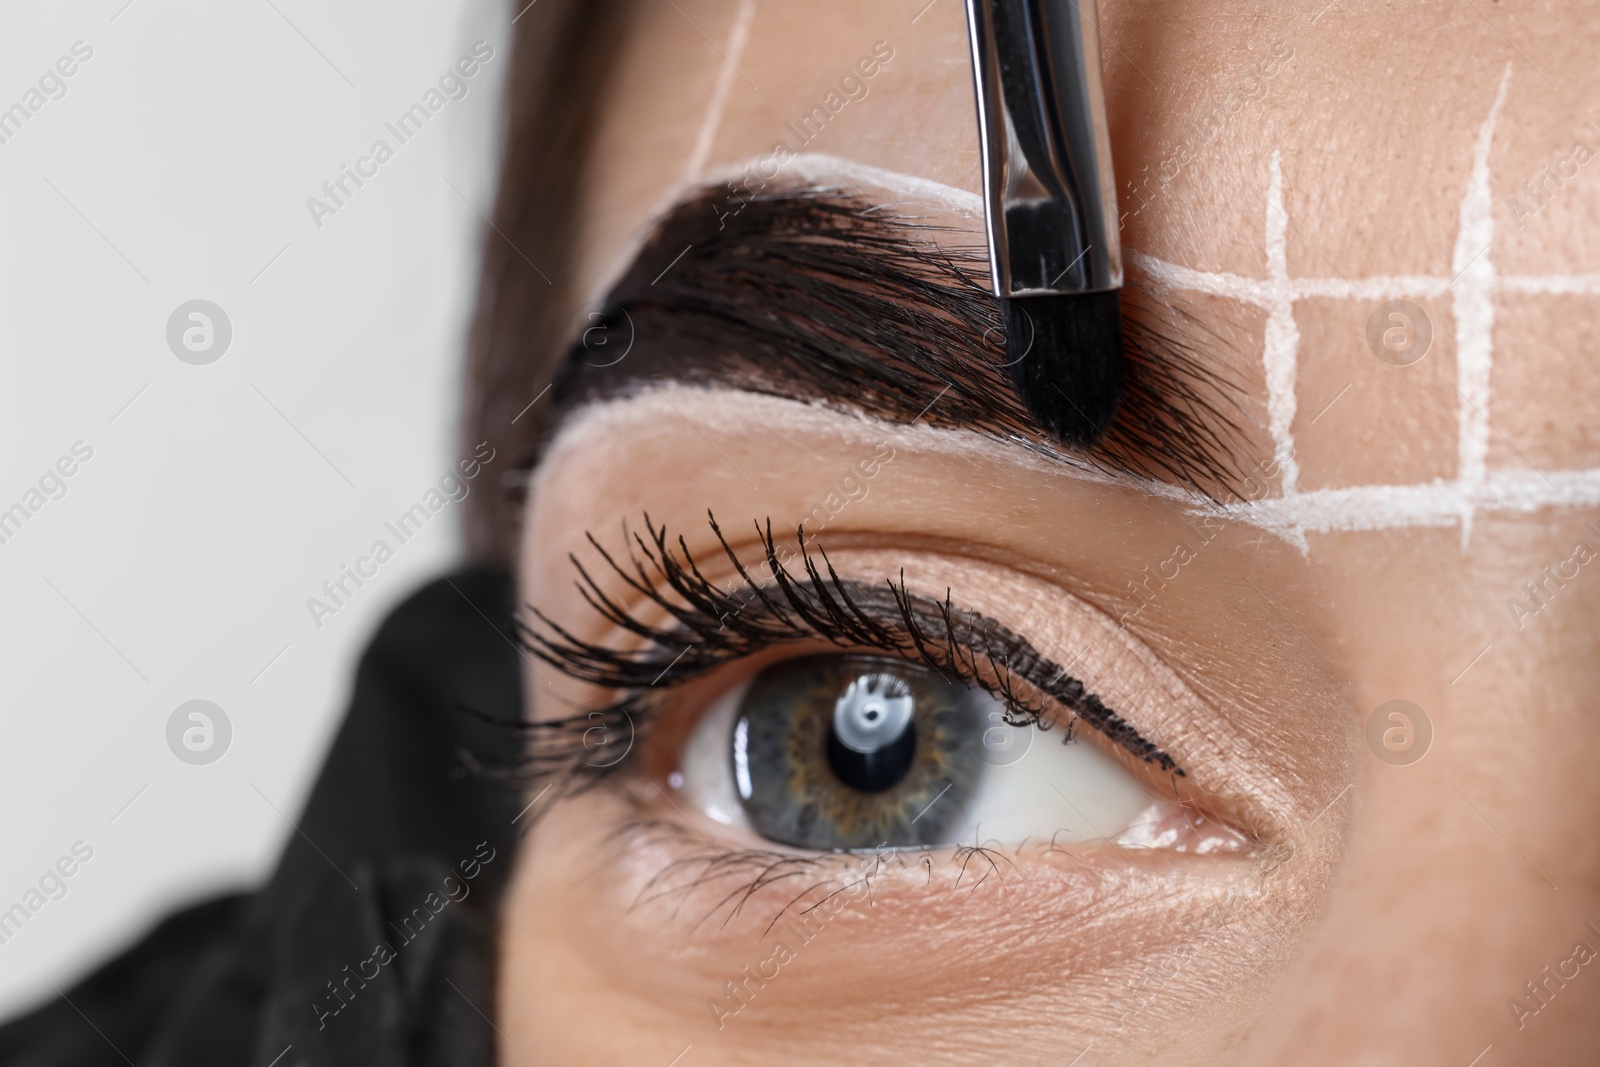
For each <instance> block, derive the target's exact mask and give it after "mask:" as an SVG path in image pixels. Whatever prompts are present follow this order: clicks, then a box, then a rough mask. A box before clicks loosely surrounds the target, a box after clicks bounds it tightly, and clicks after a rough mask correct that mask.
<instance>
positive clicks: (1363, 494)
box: [569, 67, 1600, 547]
mask: <svg viewBox="0 0 1600 1067" xmlns="http://www.w3.org/2000/svg"><path fill="white" fill-rule="evenodd" d="M1509 74H1510V68H1509V67H1508V68H1507V71H1506V75H1505V76H1503V77H1502V79H1501V85H1500V91H1499V93H1498V94H1497V96H1496V98H1495V103H1494V105H1493V107H1492V109H1491V111H1490V114H1489V117H1488V120H1487V121H1486V122H1485V124H1484V127H1483V128H1482V131H1481V132H1480V137H1479V144H1480V146H1481V152H1475V154H1474V160H1475V166H1474V171H1473V180H1474V181H1475V180H1476V179H1477V177H1478V166H1477V165H1476V164H1477V160H1478V159H1479V157H1480V156H1481V158H1482V169H1483V172H1484V173H1483V175H1482V177H1483V182H1482V188H1483V189H1484V190H1488V188H1489V185H1488V180H1487V178H1488V174H1487V170H1488V166H1487V159H1488V147H1489V144H1490V143H1491V140H1492V134H1493V129H1494V125H1495V123H1496V122H1497V121H1498V118H1499V113H1500V110H1501V107H1502V105H1503V103H1504V98H1505V93H1506V87H1507V84H1508V79H1509ZM1485 133H1487V135H1488V137H1489V139H1488V140H1486V139H1485ZM758 158H759V157H758ZM744 162H746V163H754V162H757V158H752V159H750V160H746V161H744ZM740 166H741V164H740V163H734V164H731V165H726V166H723V165H719V166H718V167H717V168H715V170H716V172H718V173H720V172H726V174H727V176H729V177H735V176H737V175H738V174H739V173H740ZM784 171H785V174H787V175H788V176H789V177H791V178H797V179H799V180H801V181H802V182H809V183H811V187H812V188H815V189H818V190H823V189H833V190H838V189H841V188H844V187H845V186H846V185H848V184H851V183H859V184H862V185H870V186H873V187H875V188H878V189H881V190H884V191H886V192H890V193H894V194H896V195H897V196H900V197H902V198H903V199H904V201H905V202H908V203H921V204H925V205H928V206H935V207H940V208H943V209H946V210H948V211H952V212H954V213H957V214H962V215H967V216H971V217H974V218H981V217H982V213H983V198H982V197H981V196H980V195H979V194H977V193H976V192H973V191H971V190H968V189H961V188H958V187H955V186H951V185H946V184H944V183H942V182H938V181H935V180H933V179H931V178H925V177H921V176H919V175H913V174H905V173H902V172H899V171H892V170H887V169H885V168H881V167H874V166H871V165H869V164H866V163H861V162H858V161H856V160H851V159H844V158H842V157H839V156H831V155H825V154H822V153H799V154H797V155H795V156H794V157H793V158H792V159H791V160H790V161H789V163H788V164H787V165H786V166H785V168H784ZM682 191H683V190H682V189H681V188H680V189H677V190H673V191H672V196H670V197H669V198H668V199H667V200H666V201H665V202H664V204H663V207H662V210H665V209H666V208H667V207H669V206H670V204H671V202H672V201H673V200H675V199H676V197H677V196H678V195H679V194H681V192H682ZM1472 191H1473V188H1472V185H1471V184H1470V182H1469V188H1468V191H1467V197H1466V199H1464V200H1463V203H1462V218H1463V220H1464V221H1466V220H1467V219H1468V217H1469V216H1468V212H1467V211H1466V207H1467V202H1468V201H1470V200H1471V198H1472ZM1484 204H1486V205H1487V206H1488V207H1487V209H1488V210H1490V211H1492V201H1491V200H1485V201H1484ZM1480 206H1481V205H1480ZM1482 222H1483V223H1484V224H1485V225H1486V226H1487V230H1488V232H1487V234H1486V236H1485V240H1484V241H1483V242H1481V243H1479V244H1477V245H1474V246H1471V247H1468V248H1467V249H1466V251H1465V253H1461V252H1459V251H1458V252H1456V256H1457V260H1456V262H1457V263H1458V264H1459V263H1461V262H1462V261H1465V262H1466V263H1467V264H1468V269H1467V270H1466V271H1464V272H1463V273H1462V275H1461V277H1460V278H1459V279H1451V278H1445V277H1435V276H1431V275H1375V276H1371V277H1366V278H1353V279H1349V280H1345V279H1342V278H1291V279H1289V280H1288V281H1287V283H1284V282H1282V281H1278V282H1274V281H1273V280H1272V279H1270V278H1248V277H1245V276H1244V275H1240V274H1231V273H1228V272H1225V271H1220V272H1219V271H1202V270H1197V269H1195V268H1193V267H1187V266H1183V265H1181V264H1176V263H1170V262H1167V261H1166V260H1162V259H1158V258H1156V257H1154V256H1149V255H1144V254H1142V253H1137V252H1130V253H1129V254H1128V259H1129V261H1130V262H1131V263H1133V264H1134V265H1136V266H1137V267H1138V268H1139V269H1140V270H1143V271H1144V272H1145V273H1146V274H1148V275H1149V276H1150V277H1151V279H1152V280H1153V281H1156V282H1158V283H1160V284H1163V285H1166V286H1169V287H1171V288H1173V289H1180V290H1185V291H1189V292H1198V293H1204V294H1208V295H1212V296H1219V297H1222V298H1225V299H1230V300H1235V301H1238V302H1240V303H1243V304H1249V305H1251V306H1253V307H1259V308H1262V309H1263V310H1265V311H1267V312H1269V313H1270V312H1271V311H1272V310H1273V308H1274V306H1275V304H1276V303H1277V302H1278V301H1280V300H1281V299H1283V291H1284V288H1285V287H1286V289H1287V293H1288V296H1289V298H1290V299H1291V301H1298V300H1303V299H1306V298H1307V297H1335V298H1338V297H1343V298H1349V299H1359V300H1384V299H1390V298H1393V297H1431V298H1438V297H1442V296H1444V294H1446V293H1452V294H1453V295H1454V297H1455V299H1456V300H1457V301H1459V300H1460V299H1461V295H1460V288H1461V283H1462V282H1468V283H1469V288H1470V287H1471V286H1472V285H1476V286H1477V287H1478V289H1479V291H1480V292H1481V293H1482V294H1483V299H1482V304H1483V305H1484V306H1485V307H1487V305H1488V300H1489V298H1490V297H1491V296H1492V295H1493V294H1494V293H1498V292H1515V293H1532V294H1546V295H1564V294H1576V295H1600V272H1590V273H1581V274H1560V273H1551V274H1547V275H1505V276H1499V275H1496V274H1495V272H1494V271H1493V269H1492V266H1489V265H1488V264H1486V263H1482V261H1484V260H1486V259H1487V252H1485V255H1484V256H1480V257H1479V261H1473V260H1472V257H1473V255H1475V254H1476V253H1478V252H1479V250H1480V249H1484V248H1485V245H1486V244H1487V243H1489V241H1491V240H1492V238H1493V220H1492V218H1490V217H1487V216H1485V217H1484V218H1483V219H1482ZM1285 224H1286V223H1285ZM1462 243H1463V242H1461V241H1460V240H1459V239H1458V247H1459V246H1460V245H1461V244H1462ZM1465 243H1466V244H1470V241H1469V242H1465ZM1486 268H1487V269H1486ZM1456 269H1458V270H1459V269H1460V268H1459V266H1458V267H1457V268H1456ZM1475 272H1477V273H1475ZM1463 321H1464V320H1463V316H1462V315H1461V314H1460V313H1459V311H1458V312H1457V315H1456V331H1457V332H1456V337H1457V346H1458V349H1459V348H1460V347H1462V338H1463ZM1487 326H1488V327H1489V328H1492V326H1493V313H1492V309H1491V310H1490V312H1489V319H1488V322H1487ZM1467 347H1468V349H1469V351H1470V348H1471V345H1470V344H1469V345H1468V346H1467ZM1478 348H1479V350H1480V351H1481V352H1482V353H1483V355H1484V360H1485V362H1484V366H1483V370H1484V377H1483V381H1482V384H1483V389H1484V393H1485V396H1484V401H1485V403H1484V404H1480V405H1479V406H1480V408H1482V409H1484V411H1485V414H1487V408H1486V402H1487V390H1488V376H1487V371H1488V367H1489V360H1490V357H1491V356H1492V349H1491V344H1490V337H1489V334H1488V332H1487V331H1486V332H1485V333H1484V334H1483V335H1482V339H1481V343H1480V344H1479V345H1478ZM1463 392H1465V390H1464V389H1463ZM756 402H757V401H754V400H750V399H747V400H746V401H745V403H746V404H751V403H756ZM789 403H792V402H789ZM1463 406H1465V405H1463ZM1468 410H1469V411H1470V409H1468ZM785 417H787V418H794V417H797V416H796V415H786V416H785ZM571 421H576V420H569V422H571ZM869 421H870V420H869ZM916 429H917V430H919V431H925V433H926V434H928V435H931V436H930V437H928V438H926V439H921V440H919V441H918V444H919V445H920V446H921V447H931V446H932V442H933V441H935V440H938V441H943V440H944V439H945V438H946V437H947V436H949V437H950V439H951V442H955V441H960V443H961V445H962V449H958V451H962V454H965V451H963V450H966V449H970V450H976V451H984V450H985V447H986V445H985V444H983V443H979V442H972V441H967V440H965V438H967V437H970V436H971V435H970V434H962V433H960V432H958V431H944V430H934V429H932V428H930V427H917V428H916ZM1482 429H1483V432H1484V436H1483V441H1484V451H1483V452H1482V453H1480V455H1479V464H1480V466H1479V471H1480V475H1479V478H1478V480H1477V482H1476V483H1475V484H1469V483H1467V482H1465V481H1463V480H1461V479H1459V478H1458V479H1453V480H1445V479H1434V480H1433V481H1429V482H1417V483H1413V484H1410V485H1352V486H1345V487H1342V488H1327V489H1315V490H1311V491H1309V492H1297V493H1296V494H1295V495H1294V496H1293V497H1292V498H1287V499H1286V498H1281V497H1268V498H1263V499H1261V500H1256V501H1251V502H1245V503H1237V504H1231V505H1228V506H1227V507H1226V508H1224V509H1223V511H1224V513H1225V514H1227V515H1228V517H1229V518H1232V519H1236V520H1239V521H1242V522H1246V523H1249V524H1250V525H1253V526H1256V527H1258V528H1260V529H1263V530H1266V531H1268V532H1270V533H1272V534H1273V535H1274V536H1277V537H1280V538H1282V539H1283V540H1284V541H1285V542H1288V543H1290V544H1294V545H1296V546H1297V547H1300V546H1301V545H1302V541H1303V538H1304V536H1305V534H1307V533H1312V532H1315V533H1332V532H1338V531H1377V530H1394V529H1406V528H1416V527H1448V526H1452V525H1456V524H1458V523H1461V522H1462V521H1463V516H1464V515H1471V514H1472V513H1473V512H1474V511H1476V510H1482V511H1489V512H1511V513H1521V514H1528V513H1531V512H1535V511H1538V510H1541V509H1544V508H1574V507H1595V506H1600V468H1588V469H1568V470H1556V471H1548V472H1545V473H1544V474H1537V473H1532V474H1530V473H1529V472H1525V471H1521V470H1500V471H1492V472H1491V471H1489V470H1487V430H1488V424H1487V422H1485V423H1484V425H1483V427H1482ZM834 432H837V429H835V431H834ZM874 432H877V433H881V432H883V431H882V430H877V431H874ZM1463 440H1464V435H1463ZM1003 451H1006V452H1007V453H1009V450H1003ZM1008 458H1009V459H1011V460H1012V461H1013V462H1020V463H1023V464H1025V465H1031V464H1034V463H1035V462H1037V464H1038V466H1039V469H1040V470H1057V469H1058V468H1057V467H1056V466H1055V465H1054V464H1050V463H1047V462H1046V461H1044V460H1041V459H1038V458H1037V457H1029V456H1026V455H1017V454H1014V453H1009V454H1008ZM1075 477H1078V478H1081V479H1082V480H1084V481H1090V482H1114V481H1119V479H1115V478H1109V477H1103V476H1098V475H1096V474H1093V473H1091V472H1078V473H1077V474H1076V475H1075ZM1134 488H1138V489H1141V490H1142V491H1144V492H1147V493H1151V494H1153V495H1155V496H1158V497H1163V498H1168V499H1173V500H1189V501H1191V502H1192V503H1193V504H1194V507H1195V513H1196V514H1215V513H1216V512H1215V510H1214V508H1213V507H1212V505H1210V504H1209V503H1206V502H1201V501H1199V500H1198V499H1195V498H1192V496H1191V494H1188V493H1186V492H1185V491H1184V490H1182V489H1179V488H1178V487H1176V486H1170V485H1164V484H1160V483H1154V484H1146V485H1140V486H1135V487H1134Z"/></svg>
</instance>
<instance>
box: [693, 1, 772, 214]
mask: <svg viewBox="0 0 1600 1067" xmlns="http://www.w3.org/2000/svg"><path fill="white" fill-rule="evenodd" d="M755 17H756V0H739V9H738V10H737V11H735V12H734V13H733V25H732V26H730V27H729V28H728V40H727V43H726V44H725V45H723V49H722V50H723V52H724V53H725V56H724V59H725V62H723V63H722V64H721V65H720V66H719V67H718V69H717V84H716V86H715V87H714V88H713V89H712V90H711V102H710V104H709V105H708V106H707V107H706V113H705V117H704V118H702V119H701V120H700V130H699V132H698V133H696V134H695V138H694V147H693V148H691V149H690V150H689V159H688V161H687V162H686V163H685V164H684V166H683V180H684V181H685V182H690V183H693V182H697V181H699V180H700V174H701V172H702V171H704V170H705V167H706V160H707V159H709V158H711V145H712V143H713V142H714V141H716V139H717V131H718V130H720V129H722V115H723V112H725V111H726V110H727V107H728V97H729V96H730V95H732V93H733V79H734V78H736V77H738V75H739V70H738V63H739V60H740V59H742V58H743V57H744V49H745V46H746V45H748V44H749V43H750V23H752V22H753V21H755Z"/></svg>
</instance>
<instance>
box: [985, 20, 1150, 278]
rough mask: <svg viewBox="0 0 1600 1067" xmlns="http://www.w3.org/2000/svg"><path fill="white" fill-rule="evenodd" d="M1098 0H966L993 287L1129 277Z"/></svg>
mask: <svg viewBox="0 0 1600 1067" xmlns="http://www.w3.org/2000/svg"><path fill="white" fill-rule="evenodd" d="M1097 23H1098V20H1097V16H1096V11H1095V3H1094V0H967V32H968V34H969V36H970V38H971V43H972V62H973V71H974V75H975V79H976V84H977V95H978V131H979V136H980V138H981V140H982V148H983V164H984V166H983V198H984V207H985V209H986V215H987V217H988V225H989V265H990V269H991V272H992V274H993V279H994V292H995V295H996V296H1001V297H1018V296H1043V295H1048V294H1071V293H1093V292H1103V291H1105V290H1110V289H1118V288H1120V287H1121V286H1122V244H1121V241H1120V240H1119V238H1118V220H1117V199H1116V184H1115V176H1114V174H1113V171H1112V169H1111V145H1110V136H1109V131H1108V130H1107V129H1106V109H1105V98H1104V91H1103V89H1102V87H1101V83H1100V47H1099V31H1098V29H1097V28H1096V27H1097Z"/></svg>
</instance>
